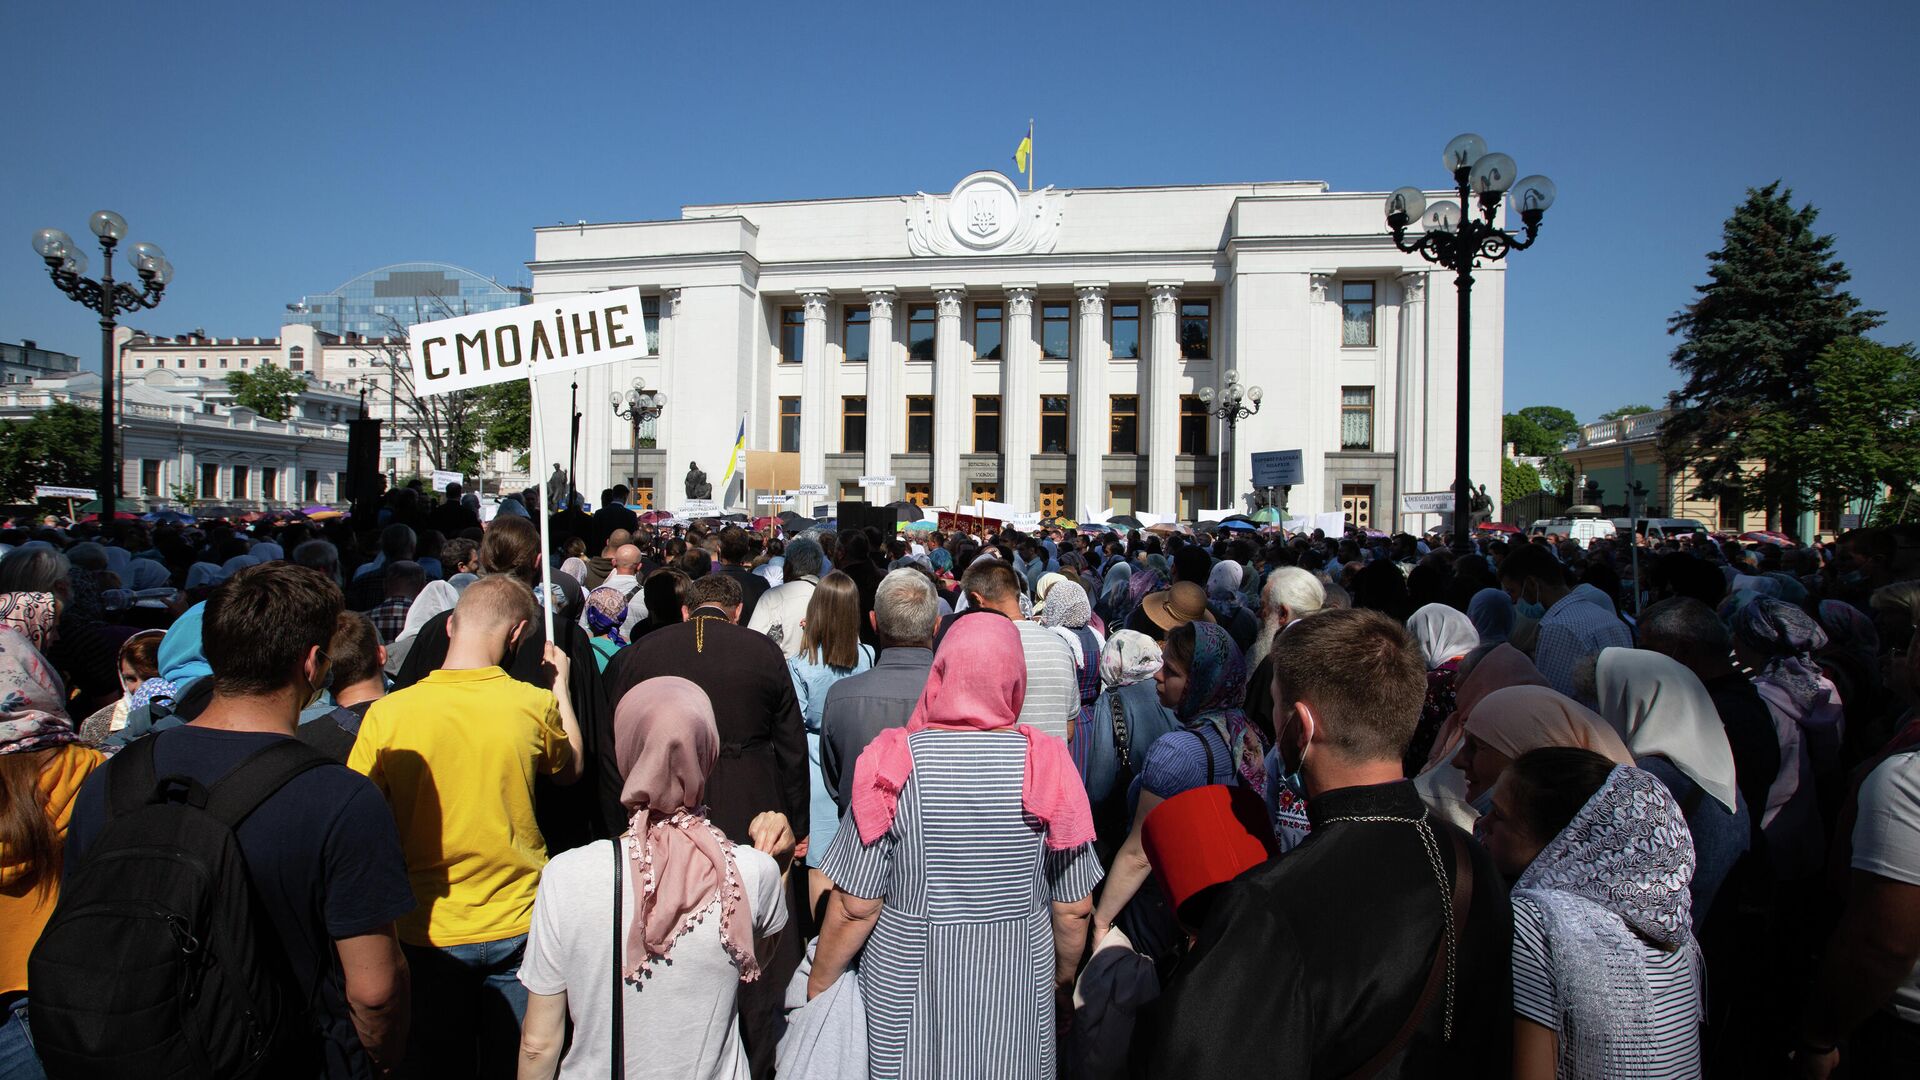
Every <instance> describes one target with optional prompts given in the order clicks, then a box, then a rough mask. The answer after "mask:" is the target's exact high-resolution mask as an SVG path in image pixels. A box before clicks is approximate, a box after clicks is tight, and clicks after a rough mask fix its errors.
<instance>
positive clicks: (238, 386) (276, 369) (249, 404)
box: [227, 364, 307, 420]
mask: <svg viewBox="0 0 1920 1080" xmlns="http://www.w3.org/2000/svg"><path fill="white" fill-rule="evenodd" d="M227 389H228V390H229V391H231V392H232V393H233V403H234V404H235V405H238V406H240V407H241V408H244V409H252V410H253V411H254V412H257V413H259V414H260V415H261V416H264V417H266V418H267V419H268V420H285V419H286V418H287V416H288V415H289V414H291V413H292V412H293V404H294V402H296V401H298V400H299V398H300V395H301V394H303V393H305V392H306V389H307V380H305V379H303V378H301V377H300V376H298V375H295V374H294V373H293V372H291V371H288V370H287V369H286V368H283V367H281V366H280V365H278V364H261V365H260V366H259V367H257V368H255V369H254V370H252V371H234V372H229V373H228V374H227Z"/></svg>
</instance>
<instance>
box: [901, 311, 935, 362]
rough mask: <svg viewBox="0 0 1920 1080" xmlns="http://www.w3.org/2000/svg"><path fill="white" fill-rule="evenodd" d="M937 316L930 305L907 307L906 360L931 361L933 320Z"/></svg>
mask: <svg viewBox="0 0 1920 1080" xmlns="http://www.w3.org/2000/svg"><path fill="white" fill-rule="evenodd" d="M937 316H938V313H937V312H935V311H934V307H933V305H932V304H909V305H907V359H909V360H926V361H931V360H932V359H933V334H934V326H935V322H934V320H935V319H936V318H937Z"/></svg>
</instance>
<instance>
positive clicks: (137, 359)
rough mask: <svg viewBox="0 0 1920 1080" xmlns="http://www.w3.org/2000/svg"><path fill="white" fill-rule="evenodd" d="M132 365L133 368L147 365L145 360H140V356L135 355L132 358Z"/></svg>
mask: <svg viewBox="0 0 1920 1080" xmlns="http://www.w3.org/2000/svg"><path fill="white" fill-rule="evenodd" d="M133 366H134V367H135V368H143V367H146V366H147V362H146V361H145V360H142V359H141V358H140V357H138V356H136V357H134V358H133Z"/></svg>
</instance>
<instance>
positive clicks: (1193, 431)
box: [1180, 394, 1213, 510]
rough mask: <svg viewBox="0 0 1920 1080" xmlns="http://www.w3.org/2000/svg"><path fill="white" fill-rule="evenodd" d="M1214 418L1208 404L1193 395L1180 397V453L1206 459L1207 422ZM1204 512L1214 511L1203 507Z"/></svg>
mask: <svg viewBox="0 0 1920 1080" xmlns="http://www.w3.org/2000/svg"><path fill="white" fill-rule="evenodd" d="M1211 419H1213V417H1212V416H1211V415H1210V414H1209V413H1208V412H1207V403H1206V402H1204V401H1201V400H1200V399H1199V398H1197V397H1195V396H1193V395H1192V394H1181V395H1180V452H1181V453H1182V454H1186V455H1188V456H1190V457H1204V456H1206V453H1207V421H1209V420H1211ZM1201 509H1202V510H1208V509H1212V508H1211V507H1205V506H1203V507H1201Z"/></svg>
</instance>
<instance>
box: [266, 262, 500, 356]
mask: <svg viewBox="0 0 1920 1080" xmlns="http://www.w3.org/2000/svg"><path fill="white" fill-rule="evenodd" d="M531 296H532V294H531V293H530V292H529V291H528V290H526V289H523V288H515V287H512V286H507V285H502V284H500V283H499V282H497V281H494V280H493V279H492V278H489V277H486V276H484V275H481V274H476V273H474V272H473V271H471V270H466V269H463V268H461V267H458V266H450V265H448V264H446V263H432V262H412V263H396V264H394V265H392V266H383V267H381V268H380V269H378V270H370V271H368V272H366V273H364V274H361V275H360V276H359V277H356V278H354V279H352V280H351V281H348V282H347V283H346V284H344V285H342V286H340V287H339V288H337V289H335V290H333V291H332V292H326V293H320V294H318V295H315V296H305V297H301V299H300V301H299V302H298V303H294V304H288V305H287V317H286V320H285V321H286V322H289V323H293V324H296V325H300V326H311V327H314V328H315V329H317V330H321V331H324V332H326V333H329V334H335V335H345V334H359V335H361V336H363V337H375V338H377V337H385V336H387V335H389V334H393V333H394V332H395V331H396V330H404V329H406V328H407V327H409V326H412V325H414V324H415V323H423V322H432V321H434V320H435V319H450V318H453V317H454V316H456V315H473V314H476V313H478V312H482V311H498V310H499V309H501V308H509V307H518V306H520V305H521V304H524V303H526V302H527V301H528V300H529V299H530V298H531Z"/></svg>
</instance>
